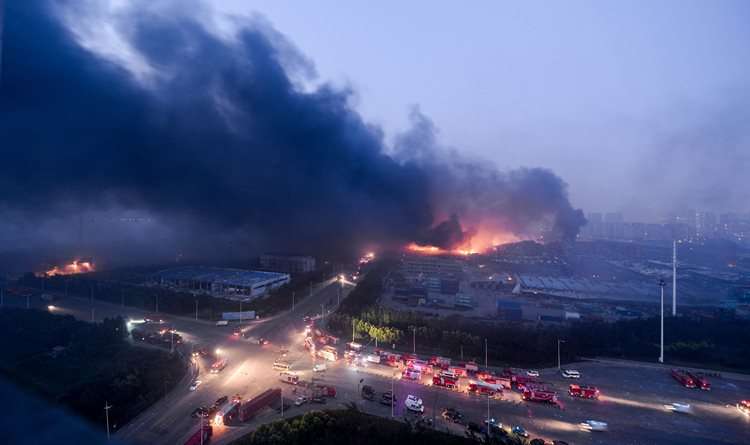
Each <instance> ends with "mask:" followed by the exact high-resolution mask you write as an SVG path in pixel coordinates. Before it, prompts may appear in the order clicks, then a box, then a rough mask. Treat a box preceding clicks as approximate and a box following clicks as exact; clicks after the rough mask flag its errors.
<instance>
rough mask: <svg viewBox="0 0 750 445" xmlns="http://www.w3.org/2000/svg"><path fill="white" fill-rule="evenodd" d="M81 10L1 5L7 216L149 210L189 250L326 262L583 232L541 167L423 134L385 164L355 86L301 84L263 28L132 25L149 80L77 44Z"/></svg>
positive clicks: (0, 140)
mask: <svg viewBox="0 0 750 445" xmlns="http://www.w3.org/2000/svg"><path fill="white" fill-rule="evenodd" d="M69 3H75V2H64V1H57V2H53V1H20V0H18V1H14V0H11V1H10V2H7V5H6V7H7V10H6V14H5V30H4V32H5V35H4V39H3V43H4V49H3V54H2V56H3V65H2V67H3V73H2V85H1V86H0V144H2V156H3V159H2V162H0V212H5V213H11V212H12V213H13V215H16V216H18V215H22V218H23V220H25V221H28V222H39V221H45V220H48V219H50V218H59V217H61V215H78V214H81V213H83V212H88V211H99V210H101V209H107V208H120V209H137V210H140V211H143V212H146V213H147V214H149V215H154V216H155V217H157V218H159V219H160V220H161V221H162V222H163V224H164V226H166V227H173V228H174V229H175V231H177V232H179V233H181V234H183V235H184V238H185V239H186V240H187V241H186V242H189V243H200V242H202V241H205V240H206V239H210V238H211V236H214V235H211V236H210V235H209V234H215V233H219V234H221V236H222V237H225V238H230V239H236V240H237V242H238V243H240V244H241V245H247V246H248V247H249V248H255V249H258V250H260V249H268V248H273V249H277V250H281V249H286V250H294V251H301V252H315V253H323V252H327V253H332V252H350V253H353V252H358V251H359V250H360V248H361V247H362V246H363V245H366V244H380V245H384V244H385V245H398V244H402V243H406V242H409V241H418V242H423V243H427V242H429V243H435V244H439V245H442V246H447V245H450V244H455V243H457V242H460V241H461V240H463V239H464V237H465V236H466V234H465V230H464V229H462V228H461V223H459V218H460V221H462V222H463V221H469V222H474V221H479V220H481V221H483V224H484V223H485V221H486V222H487V224H490V223H491V224H498V227H502V228H503V229H504V230H508V231H511V232H513V233H518V234H525V233H527V232H529V231H530V230H529V227H530V226H532V225H534V224H537V223H540V222H541V221H543V220H545V218H547V219H549V218H551V220H552V222H553V224H554V226H555V227H556V230H557V232H559V234H560V235H561V237H571V236H574V235H575V233H576V232H577V229H578V227H579V226H580V225H581V220H582V219H581V217H580V215H579V214H578V213H577V211H574V210H572V208H571V206H570V203H569V202H568V199H567V195H566V191H565V184H564V183H563V182H562V181H561V180H560V179H559V178H558V177H556V176H555V175H553V174H552V173H550V172H548V171H546V170H538V169H531V170H521V171H515V172H510V173H500V172H498V171H496V170H495V169H493V168H487V167H481V166H478V165H475V164H471V163H468V162H467V161H465V160H463V159H461V158H459V157H457V156H452V157H449V158H445V157H443V156H442V155H441V154H439V153H438V152H437V149H435V150H434V152H431V151H430V150H433V149H432V148H430V147H433V146H434V144H432V142H431V141H417V140H416V138H417V136H418V135H419V130H420V128H415V130H414V131H413V132H411V133H410V135H409V136H407V135H405V136H404V137H402V138H400V143H399V147H398V148H397V152H398V153H399V154H398V156H389V155H388V154H387V149H386V147H385V146H384V142H383V137H382V134H381V131H380V130H379V129H377V128H374V127H372V126H370V125H368V124H367V123H366V122H364V121H363V120H362V118H361V116H360V115H359V114H358V113H357V112H356V111H354V110H353V109H352V107H351V105H350V103H349V100H350V95H351V92H350V91H347V90H341V89H337V88H334V87H332V86H330V85H322V86H319V87H316V88H315V89H313V90H312V91H307V90H305V89H304V88H302V87H301V86H300V84H299V83H300V82H299V81H300V79H301V80H302V81H303V82H304V81H305V80H309V79H307V76H309V75H310V73H311V72H313V71H314V69H313V68H312V66H311V65H310V64H309V62H307V61H306V59H305V58H304V57H303V56H301V55H300V54H299V53H298V52H297V51H296V50H295V49H294V47H293V45H291V44H290V43H289V42H287V41H286V40H285V39H284V38H283V37H282V36H281V35H279V34H278V33H277V32H276V31H274V30H273V29H272V28H270V26H269V25H267V24H265V23H263V22H257V21H254V20H249V21H248V22H247V23H245V24H243V25H241V26H240V29H239V31H238V32H237V34H236V36H233V37H232V38H226V37H218V34H217V33H215V32H211V31H210V30H209V29H208V28H207V27H206V26H205V25H203V24H202V22H201V21H199V20H198V19H197V18H195V17H196V16H198V15H200V14H195V15H194V16H188V15H185V14H184V13H171V14H157V13H151V12H149V10H148V9H139V10H138V12H133V13H131V14H127V17H121V18H120V20H122V21H124V22H126V23H125V26H123V28H124V29H126V30H127V34H126V36H127V38H128V41H129V42H130V44H131V45H132V47H133V50H134V52H135V53H136V54H137V55H138V57H139V60H140V64H141V67H142V68H143V67H145V68H144V69H143V72H144V73H145V74H144V73H141V74H142V76H141V77H139V76H136V75H134V74H133V72H132V71H131V70H127V69H125V68H124V67H123V66H122V65H121V64H117V63H113V62H112V61H110V60H105V59H104V58H102V57H101V56H99V55H97V54H96V53H94V52H91V51H89V50H88V49H85V48H83V47H82V46H81V45H80V44H79V43H78V42H79V40H78V39H76V38H75V37H74V35H73V34H72V33H71V32H70V31H69V29H68V27H67V26H65V25H64V24H63V23H62V21H61V20H60V19H59V14H60V11H61V10H62V11H65V10H66V8H69V7H70V5H69ZM178 3H180V2H178ZM180 4H181V3H180ZM52 6H55V7H52ZM187 9H190V8H187ZM144 78H145V80H144ZM415 124H416V125H417V127H418V126H419V124H420V122H418V121H417V122H415ZM421 136H422V137H427V138H429V137H431V135H421ZM410 139H411V140H412V141H411V142H413V143H415V144H417V145H418V146H419V153H418V156H417V155H415V156H412V157H411V158H409V157H408V156H406V155H405V154H404V153H405V152H406V151H405V149H404V145H405V144H406V143H407V142H408V140H410ZM415 153H416V152H415ZM450 215H457V217H451V216H450ZM445 218H448V219H447V221H446V222H444V223H440V221H442V220H444V219H445ZM470 229H471V227H469V230H470ZM1 230H2V227H0V231H1ZM0 238H2V237H0Z"/></svg>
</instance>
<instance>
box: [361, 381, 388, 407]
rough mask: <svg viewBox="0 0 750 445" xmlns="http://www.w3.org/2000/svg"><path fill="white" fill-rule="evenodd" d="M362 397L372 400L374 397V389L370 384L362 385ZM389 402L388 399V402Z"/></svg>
mask: <svg viewBox="0 0 750 445" xmlns="http://www.w3.org/2000/svg"><path fill="white" fill-rule="evenodd" d="M362 398H363V399H367V400H374V399H375V390H374V389H372V386H370V385H365V386H363V387H362ZM388 403H389V404H390V403H391V402H390V401H389V402H388Z"/></svg>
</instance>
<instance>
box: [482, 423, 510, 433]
mask: <svg viewBox="0 0 750 445" xmlns="http://www.w3.org/2000/svg"><path fill="white" fill-rule="evenodd" d="M484 424H485V426H487V430H488V431H489V432H490V434H500V435H505V434H507V433H506V432H505V430H504V429H503V424H502V423H501V422H498V421H497V420H495V419H490V420H489V422H488V421H487V420H486V419H485V421H484Z"/></svg>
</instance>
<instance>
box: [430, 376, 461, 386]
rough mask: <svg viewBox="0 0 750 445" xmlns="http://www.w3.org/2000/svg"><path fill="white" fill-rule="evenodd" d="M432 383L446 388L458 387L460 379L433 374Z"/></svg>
mask: <svg viewBox="0 0 750 445" xmlns="http://www.w3.org/2000/svg"><path fill="white" fill-rule="evenodd" d="M432 384H433V385H434V386H440V387H442V388H446V389H458V380H456V379H453V378H450V377H448V376H445V375H435V376H432Z"/></svg>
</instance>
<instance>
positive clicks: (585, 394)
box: [568, 383, 599, 399]
mask: <svg viewBox="0 0 750 445" xmlns="http://www.w3.org/2000/svg"><path fill="white" fill-rule="evenodd" d="M568 394H570V396H571V397H580V398H582V399H598V398H599V388H597V387H595V386H586V385H576V384H575V383H574V384H572V385H570V386H569V387H568Z"/></svg>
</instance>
